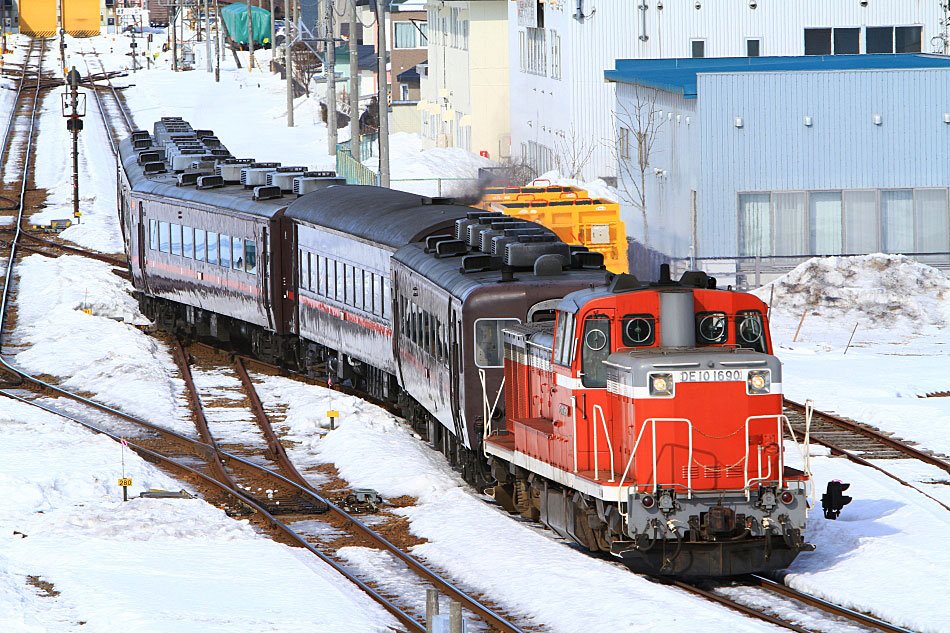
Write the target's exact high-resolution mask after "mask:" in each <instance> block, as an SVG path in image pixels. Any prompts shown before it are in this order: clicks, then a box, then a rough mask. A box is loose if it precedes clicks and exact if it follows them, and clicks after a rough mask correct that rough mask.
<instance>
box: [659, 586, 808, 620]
mask: <svg viewBox="0 0 950 633" xmlns="http://www.w3.org/2000/svg"><path fill="white" fill-rule="evenodd" d="M665 582H666V583H667V584H670V585H672V586H674V587H679V588H680V589H682V590H684V591H688V592H689V593H693V594H696V595H698V596H702V597H703V598H706V599H708V600H712V601H713V602H718V603H719V604H721V605H723V606H726V607H729V608H730V609H733V610H734V611H739V612H740V613H744V614H746V615H748V616H751V617H753V618H758V619H759V620H764V621H765V622H769V623H771V624H774V625H776V626H780V627H782V628H784V629H789V630H790V631H795V633H814V632H813V631H811V630H809V629H805V628H802V627H800V626H798V625H797V624H792V623H791V622H786V621H785V620H782V619H780V618H777V617H775V616H772V615H769V614H767V613H763V612H761V611H758V610H756V609H753V608H752V607H747V606H745V605H744V604H739V603H738V602H736V601H734V600H730V599H729V598H726V597H725V596H720V595H718V594H716V593H713V592H712V591H707V590H706V589H700V588H699V587H695V586H693V585H691V584H689V583H687V582H683V581H682V580H674V581H665Z"/></svg>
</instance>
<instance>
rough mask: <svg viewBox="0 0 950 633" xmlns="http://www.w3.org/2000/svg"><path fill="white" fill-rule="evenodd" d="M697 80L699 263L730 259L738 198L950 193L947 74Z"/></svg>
mask: <svg viewBox="0 0 950 633" xmlns="http://www.w3.org/2000/svg"><path fill="white" fill-rule="evenodd" d="M698 81H699V84H698V113H697V117H698V119H699V130H701V134H700V137H701V140H700V147H699V148H693V149H698V150H699V153H700V172H701V175H700V190H699V197H698V255H700V256H704V257H709V256H723V257H729V256H735V255H737V254H738V253H737V232H738V227H737V225H738V221H737V194H738V193H740V192H755V191H781V190H796V191H798V190H816V189H817V190H820V189H831V190H840V189H860V188H872V189H876V188H911V187H948V186H950V169H948V165H950V124H947V123H944V113H950V69H920V70H857V71H825V72H780V73H770V72H755V73H721V74H704V75H703V74H701V75H700V76H699V78H698ZM874 115H880V116H881V125H875V124H874V122H873V117H874ZM806 116H810V117H811V118H812V121H813V124H812V126H811V127H807V126H806V125H805V124H804V117H806ZM737 117H739V118H741V119H742V127H741V128H740V127H736V124H735V120H736V118H737ZM677 198H678V199H681V196H677ZM677 250H678V249H677ZM673 254H674V255H681V254H683V253H680V252H674V253H673Z"/></svg>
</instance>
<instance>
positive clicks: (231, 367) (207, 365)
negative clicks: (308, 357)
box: [173, 340, 519, 631]
mask: <svg viewBox="0 0 950 633" xmlns="http://www.w3.org/2000/svg"><path fill="white" fill-rule="evenodd" d="M193 349H194V350H195V351H196V353H197V352H198V351H199V350H201V351H202V353H200V359H199V358H196V359H195V360H194V361H192V359H191V358H190V354H189V353H188V352H187V351H186V350H185V348H184V347H183V346H182V344H181V343H180V341H177V340H175V341H174V342H173V350H174V355H175V359H176V361H177V363H178V366H179V369H180V371H181V373H182V377H183V378H184V380H185V383H186V385H187V390H188V393H189V400H190V402H191V404H192V410H193V411H194V412H195V418H196V420H197V426H198V428H199V430H200V435H201V439H202V441H204V442H205V443H206V444H208V445H212V446H216V447H224V448H226V449H227V450H228V451H230V452H233V454H237V455H239V456H240V457H241V458H243V459H244V460H247V461H250V462H254V463H258V464H260V463H265V462H266V463H268V464H270V465H273V466H272V467H275V469H278V470H279V471H280V473H281V474H282V475H283V480H281V481H272V482H262V481H258V480H256V479H252V480H249V481H247V480H237V481H235V482H234V485H235V487H236V488H238V489H242V490H248V489H255V490H258V491H261V490H263V491H267V492H268V494H267V499H266V501H265V500H263V499H260V498H258V499H257V501H258V503H260V504H261V505H264V506H266V507H267V508H268V509H270V510H271V511H272V512H276V513H278V514H280V515H281V518H282V520H283V522H284V523H285V524H287V525H288V526H289V527H290V528H291V529H293V527H294V524H295V523H297V522H299V521H306V525H303V524H302V526H303V528H304V529H305V530H306V531H308V532H310V531H312V530H314V522H320V523H323V524H324V527H323V528H321V529H318V530H317V535H316V536H304V537H303V538H305V539H306V540H307V541H308V542H309V543H310V544H311V545H312V546H313V548H315V549H317V550H319V551H321V552H323V553H324V554H325V555H326V557H327V558H329V559H332V560H333V561H335V562H336V563H338V564H339V565H340V567H341V568H345V567H344V566H345V559H343V558H342V557H340V556H339V555H338V554H337V553H336V552H337V550H339V549H340V548H341V547H344V546H350V545H359V546H364V547H370V548H373V549H377V550H380V551H382V552H385V553H387V554H389V555H390V556H391V557H392V558H394V559H396V560H397V561H399V563H401V564H402V565H403V566H404V567H405V570H406V571H405V574H406V576H407V579H406V581H405V583H404V586H405V588H406V589H405V591H407V592H410V593H411V595H408V596H406V595H395V596H393V597H391V598H389V600H390V604H391V605H392V607H390V606H387V605H385V604H384V606H385V607H386V608H387V610H389V611H390V612H391V613H394V614H395V613H396V610H399V611H400V612H406V613H409V614H410V617H417V618H424V614H422V613H415V611H416V605H417V603H418V598H419V596H418V595H417V592H418V586H420V585H422V584H424V585H426V586H432V587H434V588H436V589H438V590H439V592H440V593H441V594H443V595H446V596H448V597H450V598H451V599H453V600H456V601H458V602H460V603H461V604H462V606H463V610H464V611H465V612H467V613H468V614H469V617H470V618H472V619H474V620H480V621H482V622H484V623H485V624H487V625H488V626H489V627H490V628H491V630H494V631H518V630H519V629H518V627H517V626H515V625H514V624H512V623H510V622H509V621H508V620H507V619H506V618H505V617H504V616H502V615H499V614H498V613H497V612H495V611H494V610H493V609H491V608H489V607H487V606H485V605H483V604H482V603H481V602H480V601H479V600H478V599H476V598H474V597H472V596H470V595H469V594H467V593H466V592H465V591H463V590H461V589H460V588H458V587H457V586H455V585H454V584H453V583H451V582H450V581H448V580H446V579H444V578H442V577H441V576H439V575H438V574H436V573H435V572H434V571H432V570H431V569H429V568H428V567H426V566H425V565H423V564H422V563H420V562H419V561H418V560H416V559H415V558H413V557H412V556H410V555H409V554H407V553H406V552H405V551H404V549H403V548H401V547H399V546H398V545H397V544H395V543H393V542H392V541H391V540H390V539H392V538H394V537H398V536H399V535H400V533H401V532H402V530H400V529H399V527H397V526H392V523H394V522H402V519H401V518H400V517H397V516H395V515H393V514H390V513H389V512H388V510H387V509H386V507H385V506H383V507H382V508H381V512H378V513H376V512H374V513H373V514H372V517H371V518H372V519H373V525H374V527H376V528H377V529H373V528H371V527H369V526H368V525H367V524H366V523H364V522H361V521H360V520H358V519H357V518H356V517H355V516H353V515H352V514H350V513H348V512H347V511H345V510H344V509H343V508H341V507H340V505H342V504H340V503H339V502H337V503H334V501H333V500H331V498H330V496H329V493H327V492H324V491H321V490H318V489H317V488H315V487H314V486H313V485H311V484H310V483H309V482H308V481H307V479H306V478H305V477H304V476H303V475H302V474H301V473H300V472H299V471H298V470H297V469H296V467H295V466H294V464H293V463H292V462H291V461H290V459H289V458H288V457H287V454H286V452H285V450H284V448H283V446H282V445H281V443H280V439H279V438H278V436H277V434H276V433H275V431H274V429H273V427H272V425H271V422H270V419H269V417H268V415H267V413H266V411H265V409H264V406H263V404H262V403H261V400H260V397H259V396H258V394H257V390H256V387H255V384H254V381H253V380H252V379H251V376H250V374H249V373H248V371H247V367H246V363H247V362H254V363H258V362H259V361H254V360H252V359H246V358H243V357H241V356H232V357H231V359H230V360H229V361H228V362H222V361H221V353H220V352H217V351H216V350H213V349H212V348H208V347H207V346H200V347H195V348H193ZM193 369H197V370H198V372H199V373H198V374H195V373H194V371H193ZM273 369H276V368H273ZM196 378H199V379H198V380H196ZM199 383H203V386H201V385H200V384H199ZM228 384H230V386H231V389H230V391H231V393H230V395H228V394H227V393H226V391H228V389H227V388H226V386H227V385H228ZM222 385H224V387H223V386H222ZM234 388H238V389H239V395H240V396H243V399H244V400H246V406H245V402H244V401H242V399H239V398H238V397H235V393H234ZM207 402H214V403H216V404H217V405H220V404H224V405H225V406H224V408H225V409H228V406H227V405H228V404H230V405H232V406H233V405H234V404H237V406H238V408H239V409H244V411H245V412H249V413H251V416H250V417H252V418H253V421H252V420H247V419H238V418H240V417H242V416H234V415H229V411H230V412H231V413H233V411H234V409H233V408H230V409H229V411H224V412H222V411H221V410H220V408H218V409H214V410H212V411H213V414H212V413H208V412H206V410H207V409H208V405H207V404H206V403H207ZM248 410H249V411H248ZM215 418H218V421H215ZM251 436H256V438H255V440H251V439H249V438H250V437H251ZM234 437H239V438H248V439H245V440H243V441H240V442H238V443H234V439H233V438H234ZM229 442H231V444H229ZM283 482H293V483H294V485H293V486H291V487H290V489H289V490H287V489H286V488H287V486H286V484H284V483H283ZM330 485H331V486H336V485H337V482H333V483H331V484H330ZM301 489H303V490H308V491H310V492H311V493H312V494H313V496H314V498H316V499H320V500H321V505H320V507H319V508H315V509H314V510H315V512H318V513H320V514H321V516H320V517H314V516H312V515H311V514H299V513H297V512H295V511H294V510H293V508H294V507H295V506H294V499H293V498H289V499H288V495H294V494H299V491H300V490H301ZM333 493H334V494H335V495H337V496H338V497H339V496H341V495H345V492H344V491H343V490H341V489H339V488H335V489H334V490H333ZM258 494H260V493H258ZM286 509H290V511H287V510H286ZM324 512H325V515H324V514H323V513H324ZM382 530H385V532H386V534H388V535H391V536H390V537H389V538H386V537H384V536H383V535H382V534H381V531H382ZM320 534H324V535H325V534H332V535H333V536H332V537H331V538H328V537H326V536H320ZM338 571H339V569H338ZM353 575H354V576H357V578H358V580H359V582H362V583H365V584H366V585H367V586H369V587H371V588H374V589H376V588H377V585H376V582H374V580H373V579H371V578H366V577H362V576H361V575H359V574H356V573H354V574H353ZM351 580H352V578H351ZM398 584H399V585H403V583H398ZM386 585H387V587H388V590H387V594H389V593H397V594H398V589H393V588H392V583H391V581H387V582H386ZM379 591H382V590H381V589H379ZM400 621H402V622H403V624H406V625H407V626H410V630H412V629H411V625H410V624H409V623H408V622H405V621H403V620H402V619H401V618H400ZM420 626H421V624H420ZM423 630H424V627H423Z"/></svg>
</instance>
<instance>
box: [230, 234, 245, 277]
mask: <svg viewBox="0 0 950 633" xmlns="http://www.w3.org/2000/svg"><path fill="white" fill-rule="evenodd" d="M231 254H232V256H231V264H232V266H233V267H234V270H244V240H242V239H241V238H239V237H235V238H234V239H232V240H231Z"/></svg>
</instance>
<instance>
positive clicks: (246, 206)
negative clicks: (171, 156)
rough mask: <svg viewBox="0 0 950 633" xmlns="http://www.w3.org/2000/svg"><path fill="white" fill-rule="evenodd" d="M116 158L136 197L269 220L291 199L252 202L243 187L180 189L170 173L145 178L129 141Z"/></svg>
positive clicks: (251, 198) (251, 194)
mask: <svg viewBox="0 0 950 633" xmlns="http://www.w3.org/2000/svg"><path fill="white" fill-rule="evenodd" d="M119 157H120V159H121V160H122V167H123V169H124V170H125V173H126V175H127V177H128V179H129V183H130V184H131V185H132V189H133V190H134V191H135V192H137V193H146V194H153V195H157V196H163V197H167V198H173V199H177V200H182V201H186V202H193V203H196V204H202V205H209V206H214V207H223V208H226V209H230V210H233V211H240V212H244V213H248V214H250V215H255V216H259V217H263V218H271V217H273V215H274V214H275V213H277V212H278V211H279V210H280V209H282V208H284V207H286V206H287V204H288V203H289V202H290V200H291V199H292V198H275V199H273V200H254V199H253V195H254V191H253V190H251V189H244V187H243V186H242V185H227V186H224V187H219V188H216V189H196V188H195V187H194V186H190V187H179V186H177V185H176V183H177V177H176V176H175V174H174V173H171V171H169V172H168V173H164V174H149V175H145V172H144V171H143V169H142V166H141V165H139V164H138V152H136V151H135V150H134V149H132V140H131V139H129V138H127V139H125V140H123V141H120V142H119Z"/></svg>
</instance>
